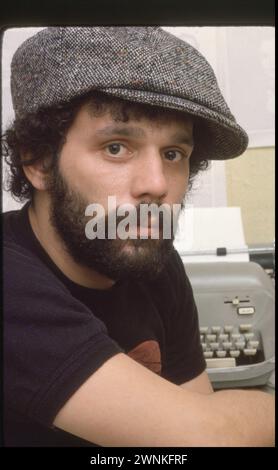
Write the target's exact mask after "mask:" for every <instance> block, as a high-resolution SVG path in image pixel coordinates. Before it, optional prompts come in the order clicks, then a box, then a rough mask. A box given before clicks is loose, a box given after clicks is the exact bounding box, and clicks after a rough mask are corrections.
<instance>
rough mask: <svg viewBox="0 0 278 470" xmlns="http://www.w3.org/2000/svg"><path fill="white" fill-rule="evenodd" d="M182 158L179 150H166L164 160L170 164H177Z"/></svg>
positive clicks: (182, 155)
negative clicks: (173, 162)
mask: <svg viewBox="0 0 278 470" xmlns="http://www.w3.org/2000/svg"><path fill="white" fill-rule="evenodd" d="M184 157H185V155H184V154H183V153H182V152H180V151H179V150H167V152H165V158H166V159H167V160H169V161H171V162H172V161H175V162H179V161H180V160H182V159H183V158H184Z"/></svg>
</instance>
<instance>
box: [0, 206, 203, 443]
mask: <svg viewBox="0 0 278 470" xmlns="http://www.w3.org/2000/svg"><path fill="white" fill-rule="evenodd" d="M27 209H28V203H27V204H26V205H25V206H24V207H23V208H22V209H21V210H19V211H10V212H6V213H5V214H3V227H4V273H3V274H4V279H3V280H4V290H3V294H4V401H5V406H4V415H5V416H4V445H5V446H85V445H91V446H93V444H92V443H88V442H87V441H84V440H82V439H80V438H77V437H76V436H73V435H71V434H69V433H66V432H64V431H61V430H58V429H57V428H55V427H54V426H53V420H54V418H55V416H56V414H57V413H58V411H59V409H60V408H61V407H62V406H63V405H64V404H65V403H66V401H67V400H68V399H69V398H70V396H71V395H72V394H73V393H74V392H75V391H76V390H77V389H78V388H79V387H80V386H81V385H82V383H84V382H85V380H87V379H88V378H89V376H90V375H91V374H93V373H94V372H95V371H96V370H97V369H98V368H99V367H100V366H101V365H102V364H104V362H105V361H106V360H108V359H109V358H110V357H112V356H113V355H115V354H117V353H119V352H124V353H126V354H128V355H129V356H130V357H132V358H133V359H135V360H136V361H138V362H140V363H141V364H143V365H144V366H146V367H148V368H149V369H151V370H152V371H153V372H155V373H157V374H160V375H161V377H164V378H166V379H168V380H170V381H171V382H173V383H175V384H178V385H179V384H181V383H183V382H186V381H188V380H191V379H193V378H194V377H196V376H197V375H199V374H200V373H201V372H202V371H203V370H204V369H205V361H204V358H203V353H202V349H201V346H200V337H199V327H198V317H197V310H196V305H195V302H194V299H193V295H192V288H191V286H190V283H189V280H188V278H187V276H186V274H185V271H184V267H183V264H182V261H181V259H180V257H179V255H178V253H177V252H176V251H175V250H173V253H172V255H171V257H170V258H169V261H168V263H167V265H166V266H165V269H164V271H163V272H162V273H161V275H160V276H159V278H157V279H156V280H155V281H152V282H139V281H128V280H127V281H118V282H116V283H115V284H114V285H113V286H112V287H111V288H110V289H107V290H97V289H91V288H87V287H83V286H80V285H78V284H76V283H74V282H72V281H71V280H69V279H68V278H67V277H66V276H65V275H64V274H63V273H62V272H61V271H60V269H59V268H58V267H57V266H56V265H55V264H54V263H53V261H52V260H51V258H50V257H49V256H48V255H47V253H46V251H45V250H44V249H43V248H42V246H41V244H40V243H39V241H38V240H37V238H36V236H35V235H34V233H33V230H32V228H31V225H30V222H29V217H28V210H27Z"/></svg>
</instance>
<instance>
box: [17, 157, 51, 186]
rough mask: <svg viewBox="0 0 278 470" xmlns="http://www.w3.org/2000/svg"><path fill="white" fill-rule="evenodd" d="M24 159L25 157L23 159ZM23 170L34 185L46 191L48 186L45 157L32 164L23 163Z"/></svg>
mask: <svg viewBox="0 0 278 470" xmlns="http://www.w3.org/2000/svg"><path fill="white" fill-rule="evenodd" d="M23 160H24V159H23ZM22 168H23V171H24V173H25V176H26V178H27V179H28V180H29V181H30V183H31V184H32V186H33V187H34V188H35V189H38V190H39V191H45V190H46V189H47V188H46V178H45V176H46V168H45V164H44V161H43V159H42V160H39V161H37V162H35V163H33V164H32V165H23V167H22Z"/></svg>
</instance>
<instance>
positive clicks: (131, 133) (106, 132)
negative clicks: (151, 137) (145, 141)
mask: <svg viewBox="0 0 278 470" xmlns="http://www.w3.org/2000/svg"><path fill="white" fill-rule="evenodd" d="M96 134H97V135H100V136H107V137H109V136H110V135H115V134H117V135H122V136H125V137H139V138H140V137H145V136H146V133H145V131H144V130H143V129H141V128H140V127H119V126H107V127H104V128H103V129H100V130H98V131H96Z"/></svg>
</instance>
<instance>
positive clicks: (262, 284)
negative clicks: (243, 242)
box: [184, 261, 275, 389]
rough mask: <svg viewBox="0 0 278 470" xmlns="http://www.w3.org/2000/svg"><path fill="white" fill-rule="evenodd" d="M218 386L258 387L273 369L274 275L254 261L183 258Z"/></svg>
mask: <svg viewBox="0 0 278 470" xmlns="http://www.w3.org/2000/svg"><path fill="white" fill-rule="evenodd" d="M184 265H185V270H186V273H187V275H188V277H189V279H190V281H191V284H192V288H193V293H194V298H195V301H196V305H197V308H198V313H199V325H200V339H201V344H202V347H203V351H204V356H205V359H206V363H207V372H208V375H209V377H210V380H211V382H212V384H213V387H214V389H221V388H236V387H254V386H256V387H257V386H261V385H264V384H266V383H267V382H268V380H269V378H270V376H271V374H272V373H273V371H274V367H275V360H274V352H275V338H274V323H275V318H274V315H275V311H274V300H275V298H274V290H275V289H274V281H273V279H271V278H270V276H269V275H268V274H267V273H266V271H265V270H264V269H263V268H262V266H260V265H259V264H257V263H255V262H252V261H251V262H222V261H221V262H210V263H202V262H200V263H191V264H187V263H185V262H184Z"/></svg>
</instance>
